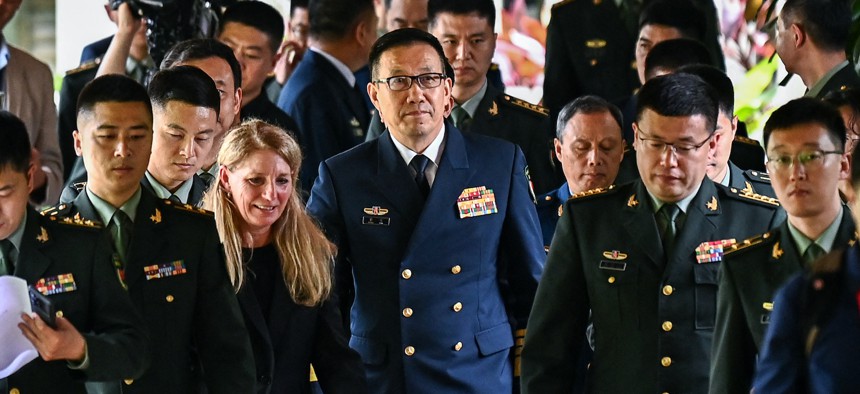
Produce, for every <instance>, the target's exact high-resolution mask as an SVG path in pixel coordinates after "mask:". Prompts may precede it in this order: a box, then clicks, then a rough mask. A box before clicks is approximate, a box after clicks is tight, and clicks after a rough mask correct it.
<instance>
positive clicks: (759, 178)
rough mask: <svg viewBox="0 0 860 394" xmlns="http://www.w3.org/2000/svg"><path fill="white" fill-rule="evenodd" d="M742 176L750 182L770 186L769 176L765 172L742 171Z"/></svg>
mask: <svg viewBox="0 0 860 394" xmlns="http://www.w3.org/2000/svg"><path fill="white" fill-rule="evenodd" d="M744 175H746V177H747V178H748V179H749V180H751V181H756V182H761V183H767V184H770V174H768V173H766V172H761V171H756V170H746V171H744Z"/></svg>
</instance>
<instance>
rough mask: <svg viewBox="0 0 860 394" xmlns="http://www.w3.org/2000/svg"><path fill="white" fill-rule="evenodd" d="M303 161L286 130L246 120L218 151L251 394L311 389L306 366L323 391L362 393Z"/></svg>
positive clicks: (330, 251) (212, 201) (207, 201)
mask: <svg viewBox="0 0 860 394" xmlns="http://www.w3.org/2000/svg"><path fill="white" fill-rule="evenodd" d="M301 161H302V154H301V150H300V148H299V145H298V144H297V143H296V141H295V140H294V139H293V138H292V137H291V136H290V135H289V134H288V133H287V132H285V131H284V130H282V129H280V128H278V127H276V126H272V125H270V124H268V123H265V122H262V121H259V120H251V121H247V122H244V123H242V124H241V125H239V126H237V127H236V128H235V129H233V130H231V131H230V132H229V134H228V135H227V137H226V138H225V140H224V144H223V145H222V146H221V150H220V151H219V152H218V163H220V165H221V167H220V170H219V175H218V184H217V187H213V188H212V189H211V190H210V191H209V192H208V193H207V195H206V197H205V198H204V205H205V207H206V208H207V209H210V210H212V211H214V212H215V218H216V222H217V225H218V233H219V234H220V237H221V241H222V243H223V246H224V252H225V254H226V261H227V271H228V272H229V274H230V279H231V280H232V283H233V286H234V288H235V289H236V291H237V293H238V298H239V304H240V306H241V307H242V312H243V315H244V318H245V324H246V326H247V327H248V331H249V333H250V336H251V344H252V346H253V349H254V358H255V361H256V368H257V385H256V392H257V393H283V392H290V393H308V392H310V389H311V388H310V382H309V376H310V375H311V372H310V364H311V363H313V366H314V370H315V374H316V376H318V377H319V382H320V386H321V387H322V389H323V391H324V392H326V393H339V392H343V393H346V392H349V393H356V392H364V391H366V384H365V381H364V370H363V368H362V365H361V361H360V359H359V357H358V355H357V354H356V353H355V352H354V351H352V350H351V349H350V348H349V346H348V344H347V338H346V334H345V330H344V327H343V323H342V320H341V318H340V315H339V313H338V311H337V309H336V307H335V304H334V303H333V302H332V301H331V300H330V299H329V297H330V295H331V294H332V264H333V261H334V254H335V247H334V245H333V244H332V243H331V242H329V241H328V240H327V239H326V237H325V235H324V234H323V233H322V231H320V229H319V228H318V227H317V225H316V223H315V222H314V221H313V219H311V218H310V217H309V216H308V214H307V213H306V212H305V208H304V204H303V203H302V200H301V196H300V194H299V191H298V189H297V185H298V183H297V179H298V169H299V168H301Z"/></svg>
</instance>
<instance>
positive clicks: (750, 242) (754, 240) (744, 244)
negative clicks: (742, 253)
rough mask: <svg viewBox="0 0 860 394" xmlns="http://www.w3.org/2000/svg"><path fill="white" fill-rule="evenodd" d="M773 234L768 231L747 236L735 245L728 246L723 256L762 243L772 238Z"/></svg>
mask: <svg viewBox="0 0 860 394" xmlns="http://www.w3.org/2000/svg"><path fill="white" fill-rule="evenodd" d="M771 236H772V234H771V233H770V232H766V233H764V234H759V235H755V236H752V237H750V238H747V239H745V240H743V241H741V242H736V243H735V244H734V245H732V246H730V247H728V248H727V249H725V250H724V251H723V256H726V255H729V254H731V253H734V252H737V251H739V250H745V249H749V248H750V247H752V246H756V245H760V244H761V243H762V242H764V241H765V240H767V239H768V238H770V237H771Z"/></svg>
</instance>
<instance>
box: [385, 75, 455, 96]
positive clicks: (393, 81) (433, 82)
mask: <svg viewBox="0 0 860 394" xmlns="http://www.w3.org/2000/svg"><path fill="white" fill-rule="evenodd" d="M443 79H445V74H441V73H424V74H419V75H395V76H393V77H388V78H382V79H377V80H375V81H373V83H384V84H387V85H388V88H389V89H391V90H393V91H395V92H398V91H401V90H407V89H409V88H411V87H412V82H413V81H417V82H418V86H420V87H421V89H433V88H435V87H439V85H441V84H442V80H443Z"/></svg>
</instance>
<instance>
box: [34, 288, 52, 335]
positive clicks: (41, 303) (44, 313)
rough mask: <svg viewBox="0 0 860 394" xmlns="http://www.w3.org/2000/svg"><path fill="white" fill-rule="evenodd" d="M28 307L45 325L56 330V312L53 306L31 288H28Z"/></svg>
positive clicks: (46, 298)
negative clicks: (31, 308) (30, 307)
mask: <svg viewBox="0 0 860 394" xmlns="http://www.w3.org/2000/svg"><path fill="white" fill-rule="evenodd" d="M30 306H32V307H33V312H36V314H37V315H39V317H41V318H42V320H43V321H44V322H45V323H46V324H47V325H49V326H51V328H57V311H56V310H55V309H54V304H53V303H51V300H50V299H48V297H46V296H45V295H44V294H42V293H40V292H39V290H36V288H35V287H33V286H30Z"/></svg>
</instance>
